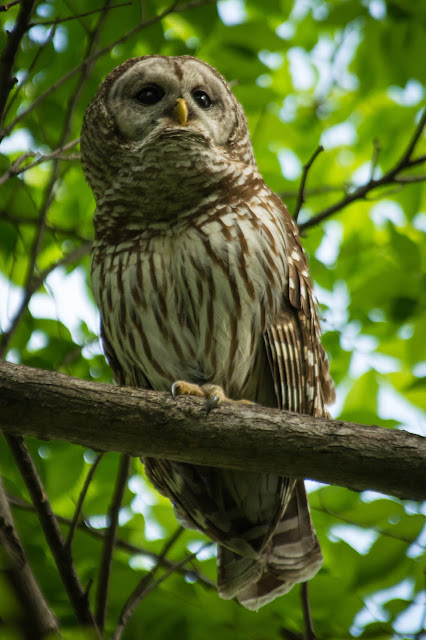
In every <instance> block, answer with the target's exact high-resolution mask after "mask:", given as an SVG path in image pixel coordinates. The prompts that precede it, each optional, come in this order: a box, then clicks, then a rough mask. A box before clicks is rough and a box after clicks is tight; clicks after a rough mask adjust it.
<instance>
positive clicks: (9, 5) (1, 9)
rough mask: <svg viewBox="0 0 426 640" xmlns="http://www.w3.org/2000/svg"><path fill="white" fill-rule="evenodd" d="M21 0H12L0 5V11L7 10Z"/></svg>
mask: <svg viewBox="0 0 426 640" xmlns="http://www.w3.org/2000/svg"><path fill="white" fill-rule="evenodd" d="M20 2H21V0H12V2H8V3H7V4H2V5H0V11H9V9H10V8H11V7H14V6H15V5H17V4H19V3H20Z"/></svg>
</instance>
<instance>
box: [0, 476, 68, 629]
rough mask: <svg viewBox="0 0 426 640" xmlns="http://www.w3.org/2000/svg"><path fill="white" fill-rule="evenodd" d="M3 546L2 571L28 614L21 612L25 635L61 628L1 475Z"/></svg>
mask: <svg viewBox="0 0 426 640" xmlns="http://www.w3.org/2000/svg"><path fill="white" fill-rule="evenodd" d="M0 547H1V549H2V551H3V553H2V555H1V557H2V573H4V575H5V576H6V579H8V581H9V582H10V584H11V586H12V588H13V590H14V592H15V595H16V596H17V599H18V601H19V602H20V603H21V606H22V610H23V611H25V616H21V625H22V626H21V629H20V631H22V636H20V637H22V638H34V639H37V640H38V639H41V638H45V637H46V636H47V635H48V634H50V633H54V632H59V627H58V622H57V620H56V618H55V616H54V615H53V613H52V611H51V610H50V608H49V605H48V604H47V602H46V600H45V598H44V596H43V594H42V592H41V591H40V588H39V586H38V584H37V582H36V580H35V578H34V575H33V573H32V571H31V568H30V566H29V564H28V560H27V556H26V554H25V550H24V548H23V546H22V544H21V541H20V539H19V536H18V532H17V531H16V528H15V523H14V520H13V516H12V513H11V511H10V507H9V504H8V500H7V498H6V495H5V492H4V489H3V483H2V481H1V478H0ZM55 637H56V636H55Z"/></svg>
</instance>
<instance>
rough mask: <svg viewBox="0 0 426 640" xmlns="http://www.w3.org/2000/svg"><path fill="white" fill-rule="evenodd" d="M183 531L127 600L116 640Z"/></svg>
mask: <svg viewBox="0 0 426 640" xmlns="http://www.w3.org/2000/svg"><path fill="white" fill-rule="evenodd" d="M183 530H184V529H183V527H178V528H177V529H176V531H175V533H174V534H173V535H172V536H171V537H170V538H169V539H168V540H167V541H166V543H165V544H164V546H163V549H162V550H161V552H160V555H159V558H158V562H157V564H156V565H155V566H154V567H152V569H151V571H149V572H148V573H147V574H146V575H145V576H144V577H143V578H142V580H140V581H139V582H138V584H137V585H136V587H135V588H134V589H133V591H132V593H131V594H130V595H129V597H128V598H127V600H126V602H125V604H124V606H123V608H122V610H121V613H120V617H119V620H118V625H117V628H116V630H115V633H114V640H120V638H121V636H122V634H123V631H124V628H125V626H126V625H127V623H128V622H129V620H130V618H131V617H132V616H133V614H134V612H135V611H136V608H137V606H138V604H139V603H140V602H141V600H142V599H143V597H144V595H145V593H146V590H147V588H148V586H149V584H150V583H151V582H152V579H153V578H154V576H155V574H156V573H157V571H158V569H159V567H160V566H161V561H162V560H164V558H165V557H166V556H167V554H168V552H169V551H170V549H171V548H172V546H173V545H174V543H175V542H176V541H177V540H178V539H179V537H180V536H181V535H182V533H183ZM185 560H186V559H185ZM177 566H178V565H176V567H177ZM182 566H183V565H182ZM169 569H171V567H169Z"/></svg>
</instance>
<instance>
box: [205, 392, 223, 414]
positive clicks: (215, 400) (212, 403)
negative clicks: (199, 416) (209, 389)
mask: <svg viewBox="0 0 426 640" xmlns="http://www.w3.org/2000/svg"><path fill="white" fill-rule="evenodd" d="M219 403H220V398H219V396H218V394H217V393H215V394H214V395H212V396H210V397H209V400H208V402H207V409H206V417H207V416H208V415H209V413H210V411H211V410H212V409H215V408H216V407H217V406H218V404H219Z"/></svg>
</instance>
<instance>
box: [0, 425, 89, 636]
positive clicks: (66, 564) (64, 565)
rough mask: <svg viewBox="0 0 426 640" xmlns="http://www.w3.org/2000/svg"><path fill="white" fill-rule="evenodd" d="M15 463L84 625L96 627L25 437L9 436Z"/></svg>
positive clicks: (75, 608) (81, 622)
mask: <svg viewBox="0 0 426 640" xmlns="http://www.w3.org/2000/svg"><path fill="white" fill-rule="evenodd" d="M5 437H6V440H7V443H8V445H9V447H10V450H11V451H12V454H13V457H14V458H15V462H16V464H17V466H18V468H19V470H20V472H21V474H22V477H23V479H24V482H25V484H26V487H27V489H28V492H29V494H30V496H31V500H32V502H33V504H34V507H35V508H36V510H37V514H38V517H39V520H40V524H41V526H42V528H43V532H44V535H45V537H46V540H47V543H48V545H49V548H50V550H51V552H52V555H53V557H54V559H55V563H56V566H57V568H58V571H59V574H60V576H61V579H62V582H63V584H64V587H65V589H66V592H67V594H68V597H69V599H70V603H71V605H72V607H73V609H74V613H75V615H76V617H77V620H78V621H79V623H80V624H83V625H89V626H90V627H92V628H93V629H96V625H95V622H94V619H93V616H92V613H91V611H90V606H89V602H88V600H87V597H86V594H85V592H84V589H83V587H82V585H81V583H80V580H79V578H78V576H77V574H76V571H75V568H74V565H73V563H72V559H71V556H70V555H69V553H68V551H67V550H66V549H65V544H64V540H63V537H62V533H61V530H60V529H59V526H58V523H57V521H56V518H55V515H54V513H53V511H52V508H51V506H50V503H49V501H48V499H47V495H46V492H45V490H44V487H43V484H42V482H41V479H40V476H39V475H38V472H37V469H36V467H35V465H34V463H33V461H32V459H31V457H30V455H29V453H28V451H27V449H26V446H25V443H24V441H23V438H20V437H16V436H10V435H7V434H6V435H5Z"/></svg>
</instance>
